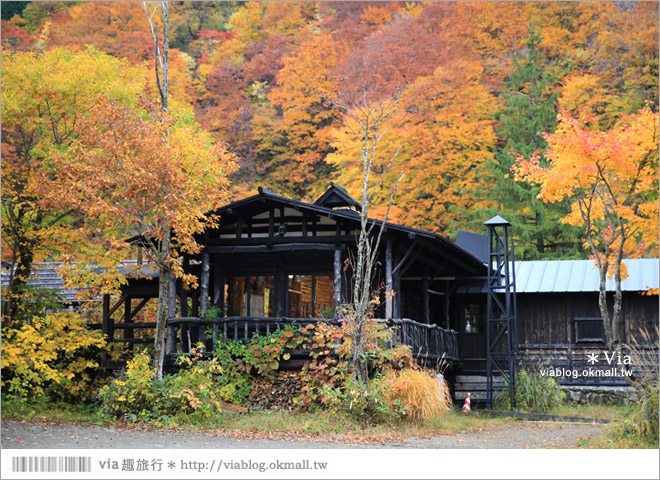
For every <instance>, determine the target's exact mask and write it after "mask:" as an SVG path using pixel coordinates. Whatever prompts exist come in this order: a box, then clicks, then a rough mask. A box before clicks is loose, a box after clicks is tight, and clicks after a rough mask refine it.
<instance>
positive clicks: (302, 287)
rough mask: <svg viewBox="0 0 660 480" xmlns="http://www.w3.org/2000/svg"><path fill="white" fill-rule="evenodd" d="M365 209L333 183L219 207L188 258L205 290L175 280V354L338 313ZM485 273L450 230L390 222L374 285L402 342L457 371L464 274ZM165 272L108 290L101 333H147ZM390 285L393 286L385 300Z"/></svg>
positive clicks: (171, 331)
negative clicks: (294, 195)
mask: <svg viewBox="0 0 660 480" xmlns="http://www.w3.org/2000/svg"><path fill="white" fill-rule="evenodd" d="M360 208H361V207H360V204H359V203H358V202H357V201H356V200H354V199H353V198H351V197H350V196H349V195H348V194H347V192H346V191H345V190H343V189H342V188H340V187H338V186H337V185H334V184H333V185H332V186H331V187H330V188H329V190H328V191H327V192H326V193H325V194H323V195H322V196H321V197H320V198H319V199H318V200H317V201H316V202H314V203H305V202H301V201H297V200H292V199H288V198H285V197H282V196H280V195H277V194H275V193H273V192H270V191H268V190H266V189H263V188H260V189H259V193H258V194H257V195H254V196H251V197H249V198H246V199H244V200H240V201H237V202H234V203H231V204H229V205H227V206H225V207H223V208H220V209H219V210H218V211H216V212H214V213H215V214H217V215H218V216H219V218H220V226H219V228H216V229H213V230H208V231H206V232H204V234H203V235H200V236H199V238H198V242H199V243H200V244H201V245H202V246H203V248H202V251H201V253H199V254H198V255H187V256H184V257H183V264H184V270H185V272H186V273H192V274H194V275H196V276H198V278H199V282H198V283H199V288H198V289H197V290H195V291H189V290H186V289H185V288H183V285H181V282H180V281H175V280H172V283H171V287H170V288H172V289H176V305H171V306H170V312H175V313H174V314H171V315H170V317H171V318H169V320H168V342H167V352H168V354H169V355H173V354H176V353H182V352H183V353H185V352H188V351H190V349H191V347H192V346H194V345H195V344H196V343H197V342H199V341H203V342H205V344H206V346H207V348H209V349H211V348H213V343H214V342H216V341H218V340H219V339H232V340H246V339H249V338H251V337H252V336H253V335H254V334H268V333H270V332H272V331H274V330H276V329H280V328H282V327H283V326H285V325H289V324H295V325H299V326H302V325H305V324H307V323H310V322H318V321H335V320H337V318H336V317H337V315H336V313H335V312H336V311H337V306H339V305H342V304H344V303H346V302H348V301H349V300H350V297H349V295H350V294H349V292H350V285H351V269H350V265H349V262H348V261H347V260H348V259H349V257H350V255H352V252H354V250H355V246H356V240H357V236H358V233H359V228H360V214H359V211H360ZM370 222H375V223H376V224H377V229H378V228H379V226H380V225H381V222H380V221H377V220H370ZM377 229H376V230H377ZM485 274H486V267H485V265H484V264H483V263H482V262H481V261H479V260H478V259H476V258H475V257H474V256H472V255H471V254H470V253H468V252H466V251H465V250H463V249H461V248H460V247H457V246H456V245H455V244H454V243H452V242H450V241H448V240H447V239H445V238H444V237H442V236H440V235H437V234H434V233H430V232H425V231H422V230H417V229H414V228H408V227H404V226H400V225H395V224H392V223H387V224H385V228H384V232H383V237H382V239H381V243H380V248H379V263H378V266H377V272H376V277H377V280H376V282H375V284H374V290H377V289H378V287H379V286H380V287H382V288H381V289H380V290H381V296H382V302H381V304H380V306H379V308H378V309H377V310H376V312H375V316H376V318H379V319H382V320H384V321H387V322H389V323H390V324H392V325H395V326H396V330H397V335H398V339H399V340H400V341H402V342H404V343H407V344H409V345H411V347H412V349H413V353H414V354H415V355H416V356H417V358H418V359H419V360H420V361H424V362H430V363H433V362H436V361H438V360H440V359H441V358H444V359H445V360H446V361H448V362H449V363H450V364H451V366H452V368H457V367H458V366H459V365H460V352H459V338H458V331H459V330H460V328H459V324H458V323H457V322H458V318H457V317H456V315H455V314H454V311H455V305H453V303H452V302H453V299H454V293H455V291H456V289H457V287H458V285H459V284H460V283H461V282H464V281H475V280H478V279H480V278H481V279H483V278H484V275H485ZM157 275H158V274H157V273H156V272H151V278H150V279H149V280H147V279H132V280H130V281H129V283H128V285H126V286H125V287H124V288H123V290H122V292H123V295H122V296H121V297H120V298H119V299H118V300H115V301H111V299H110V297H107V296H106V297H105V298H104V313H103V330H104V332H106V333H107V334H108V335H110V337H111V338H113V339H114V340H117V341H124V342H127V343H142V342H146V341H148V340H144V339H135V338H134V336H133V330H134V329H135V328H137V327H138V326H137V325H136V324H134V323H133V322H132V318H133V317H134V315H135V314H136V313H137V311H138V310H139V308H141V306H142V305H143V304H144V302H146V301H147V300H148V299H149V298H156V297H157V283H158V281H157ZM175 282H176V283H175ZM384 291H393V292H395V294H394V296H387V297H386V296H385V295H384ZM120 315H123V318H122V319H121V320H119V316H120ZM145 326H146V325H145ZM149 326H151V325H149ZM118 330H123V332H124V334H123V336H121V334H119V333H118ZM207 332H212V334H211V335H209V336H210V337H211V338H210V339H209V338H207Z"/></svg>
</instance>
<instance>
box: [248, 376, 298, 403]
mask: <svg viewBox="0 0 660 480" xmlns="http://www.w3.org/2000/svg"><path fill="white" fill-rule="evenodd" d="M252 382H253V383H252V385H253V389H252V393H251V394H250V397H249V398H248V406H249V408H250V409H258V408H263V409H267V410H295V409H296V408H297V407H298V406H297V405H296V404H295V403H294V401H293V399H294V398H296V397H298V396H300V394H301V391H300V390H301V389H302V387H303V385H304V383H303V381H302V379H301V378H300V371H299V370H280V371H278V372H276V373H275V376H274V378H266V377H261V376H259V377H254V378H253V379H252Z"/></svg>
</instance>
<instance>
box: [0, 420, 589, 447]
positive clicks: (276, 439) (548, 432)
mask: <svg viewBox="0 0 660 480" xmlns="http://www.w3.org/2000/svg"><path fill="white" fill-rule="evenodd" d="M601 429H602V427H601V426H597V425H582V424H566V423H531V422H519V423H513V424H508V425H502V426H496V427H490V428H488V429H484V430H481V431H476V432H467V433H457V434H454V435H438V436H434V437H432V438H407V439H403V440H396V441H393V442H391V441H390V442H374V441H371V442H368V443H364V442H363V441H359V443H358V441H356V442H351V441H350V439H348V440H346V439H342V440H337V439H332V438H321V437H313V436H305V437H304V439H302V441H301V438H300V437H298V436H293V435H290V436H288V435H285V434H277V433H275V434H273V433H270V434H267V435H266V436H267V437H269V438H259V437H262V436H263V434H254V433H249V432H245V433H244V432H236V431H223V430H214V431H206V432H201V431H187V430H159V429H151V428H142V427H137V428H133V427H131V428H115V427H100V426H80V425H64V424H57V423H41V422H26V421H12V420H3V421H2V448H3V449H11V448H129V449H130V448H188V449H205V448H209V449H220V448H239V449H248V448H253V449H254V448H286V449H296V448H304V449H309V448H572V447H575V446H576V444H577V442H578V441H579V440H582V439H585V438H591V437H594V436H597V435H598V434H599V433H600V432H601Z"/></svg>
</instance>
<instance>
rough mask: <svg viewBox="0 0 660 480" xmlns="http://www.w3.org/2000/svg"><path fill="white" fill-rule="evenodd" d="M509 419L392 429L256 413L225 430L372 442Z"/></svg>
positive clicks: (315, 415)
mask: <svg viewBox="0 0 660 480" xmlns="http://www.w3.org/2000/svg"><path fill="white" fill-rule="evenodd" d="M513 421H515V420H512V419H509V418H493V417H489V416H486V415H481V414H479V413H476V412H473V413H471V414H469V415H465V414H462V413H461V412H460V411H459V410H456V409H455V410H452V411H451V412H449V413H447V414H445V415H440V416H433V417H431V418H429V419H427V420H425V421H424V422H415V421H411V422H399V423H396V424H393V425H387V424H371V425H370V424H365V423H363V422H358V421H356V420H355V418H354V417H351V416H350V415H348V414H345V413H342V412H333V414H332V415H328V412H327V411H324V410H318V411H315V412H305V413H290V412H276V413H273V412H267V411H264V412H253V413H250V414H247V415H235V416H232V417H230V418H227V422H226V423H225V425H224V427H225V428H230V429H237V430H244V431H250V432H282V433H301V434H306V435H338V436H343V435H348V436H357V437H359V436H367V437H370V438H375V439H377V438H379V437H380V438H392V437H401V438H402V437H413V436H430V435H441V434H452V433H459V432H467V431H473V430H478V429H481V428H488V427H492V426H496V425H502V424H506V423H511V422H513Z"/></svg>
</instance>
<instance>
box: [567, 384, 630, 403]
mask: <svg viewBox="0 0 660 480" xmlns="http://www.w3.org/2000/svg"><path fill="white" fill-rule="evenodd" d="M561 389H562V390H563V391H564V393H566V401H567V402H569V403H579V404H583V405H587V404H623V405H628V404H629V403H634V402H636V401H637V393H636V392H635V389H634V388H632V387H605V386H593V387H592V386H573V385H562V386H561Z"/></svg>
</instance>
